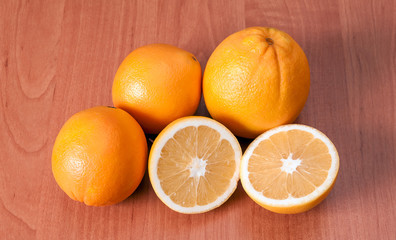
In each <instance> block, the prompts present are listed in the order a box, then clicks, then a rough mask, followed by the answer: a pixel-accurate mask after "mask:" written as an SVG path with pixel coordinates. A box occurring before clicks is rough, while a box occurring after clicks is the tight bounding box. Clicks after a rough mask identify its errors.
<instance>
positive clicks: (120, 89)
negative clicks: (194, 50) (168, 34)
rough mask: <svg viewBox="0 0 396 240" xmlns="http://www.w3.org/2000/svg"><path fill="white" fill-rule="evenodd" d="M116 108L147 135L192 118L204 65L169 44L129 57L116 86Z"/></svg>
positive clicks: (199, 91)
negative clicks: (187, 117) (123, 112)
mask: <svg viewBox="0 0 396 240" xmlns="http://www.w3.org/2000/svg"><path fill="white" fill-rule="evenodd" d="M112 95H113V103H114V106H116V107H119V108H121V109H124V110H125V111H127V112H129V113H130V114H131V115H132V116H133V117H134V118H135V119H136V120H137V121H138V122H139V124H140V125H141V126H142V128H143V130H144V132H145V133H150V134H157V133H159V132H160V131H161V130H162V129H163V128H165V127H166V126H167V125H168V124H169V123H171V122H172V121H174V120H176V119H178V118H180V117H185V116H189V115H193V114H194V113H195V111H196V110H197V108H198V105H199V101H200V98H201V65H200V64H199V62H198V61H197V60H196V58H195V57H194V55H192V54H191V53H189V52H187V51H184V50H182V49H180V48H177V47H174V46H171V45H167V44H151V45H147V46H144V47H140V48H138V49H136V50H134V51H133V52H132V53H130V54H129V55H128V56H127V57H126V58H125V59H124V61H123V62H122V63H121V65H120V67H119V68H118V71H117V73H116V76H115V78H114V82H113V89H112Z"/></svg>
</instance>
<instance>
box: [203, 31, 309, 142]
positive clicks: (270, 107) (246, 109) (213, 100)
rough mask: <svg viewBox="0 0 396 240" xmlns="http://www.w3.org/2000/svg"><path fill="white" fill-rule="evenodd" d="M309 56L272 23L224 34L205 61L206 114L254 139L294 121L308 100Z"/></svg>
mask: <svg viewBox="0 0 396 240" xmlns="http://www.w3.org/2000/svg"><path fill="white" fill-rule="evenodd" d="M309 86H310V75H309V66H308V60H307V58H306V56H305V54H304V52H303V50H302V49H301V47H300V46H299V45H298V44H297V43H296V42H295V41H294V40H293V39H292V38H291V37H290V36H289V35H288V34H287V33H285V32H282V31H280V30H277V29H275V28H264V27H251V28H247V29H245V30H242V31H240V32H237V33H234V34H232V35H230V36H229V37H227V38H226V39H225V40H224V41H223V42H222V43H220V45H219V46H218V47H217V48H216V49H215V50H214V52H213V53H212V55H211V56H210V58H209V60H208V63H207V65H206V69H205V73H204V79H203V94H204V98H205V103H206V106H207V108H208V111H209V113H210V115H211V116H212V117H213V118H214V119H216V120H217V121H219V122H221V123H223V124H224V125H225V126H226V127H227V128H229V129H230V130H231V131H232V132H233V133H234V134H235V135H237V136H241V137H245V138H255V137H257V136H258V135H259V134H261V133H263V132H264V131H266V130H268V129H271V128H273V127H276V126H279V125H283V124H286V123H291V122H293V121H294V120H295V119H296V118H297V116H298V115H299V113H300V112H301V110H302V109H303V107H304V104H305V102H306V100H307V97H308V93H309Z"/></svg>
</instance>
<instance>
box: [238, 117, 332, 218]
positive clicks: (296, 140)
mask: <svg viewBox="0 0 396 240" xmlns="http://www.w3.org/2000/svg"><path fill="white" fill-rule="evenodd" d="M338 168H339V158H338V153H337V150H336V148H335V146H334V145H333V143H332V142H331V141H330V140H329V139H328V138H327V137H326V136H325V135H324V134H323V133H321V132H320V131H318V130H316V129H314V128H311V127H308V126H304V125H299V124H289V125H284V126H280V127H277V128H274V129H271V130H269V131H267V132H265V133H263V134H262V135H260V136H259V137H258V138H256V139H255V140H254V141H253V142H252V143H251V144H250V145H249V147H248V148H247V149H246V152H245V153H244V155H243V157H242V161H241V182H242V186H243V188H244V189H245V191H246V193H247V194H248V195H249V196H250V197H251V198H252V199H253V200H254V201H255V202H257V203H258V204H260V205H261V206H263V207H264V208H266V209H268V210H271V211H273V212H277V213H300V212H304V211H307V210H309V209H311V208H313V207H314V206H316V205H317V204H319V203H320V202H321V201H322V200H323V199H325V198H326V196H327V195H328V194H329V193H330V190H331V189H332V187H333V185H334V182H335V180H336V177H337V173H338Z"/></svg>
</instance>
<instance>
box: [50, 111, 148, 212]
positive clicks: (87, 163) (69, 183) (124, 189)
mask: <svg viewBox="0 0 396 240" xmlns="http://www.w3.org/2000/svg"><path fill="white" fill-rule="evenodd" d="M146 165H147V142H146V137H145V135H144V133H143V130H142V129H141V127H140V126H139V124H138V123H137V122H136V121H135V120H134V119H133V118H132V117H131V116H130V115H129V114H128V113H127V112H125V111H123V110H121V109H116V108H110V107H94V108H90V109H87V110H84V111H81V112H79V113H76V114H74V115H73V116H72V117H71V118H70V119H69V120H68V121H67V122H66V123H65V124H64V125H63V127H62V129H61V130H60V132H59V134H58V136H57V138H56V141H55V144H54V148H53V152H52V172H53V174H54V177H55V180H56V182H57V183H58V185H59V186H60V187H61V189H62V190H63V191H64V192H65V193H66V194H67V195H68V196H69V197H70V198H72V199H73V200H76V201H80V202H84V203H85V204H86V205H91V206H103V205H110V204H115V203H118V202H121V201H122V200H124V199H126V198H127V197H128V196H129V195H131V194H132V193H133V192H134V191H135V189H136V188H137V187H138V185H139V183H140V182H141V180H142V178H143V175H144V173H145V170H146Z"/></svg>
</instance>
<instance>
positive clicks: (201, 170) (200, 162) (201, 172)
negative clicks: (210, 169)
mask: <svg viewBox="0 0 396 240" xmlns="http://www.w3.org/2000/svg"><path fill="white" fill-rule="evenodd" d="M207 161H208V160H204V159H201V158H197V157H195V158H193V160H192V163H191V164H190V166H188V169H190V177H193V178H199V177H201V176H205V172H206V165H207Z"/></svg>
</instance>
